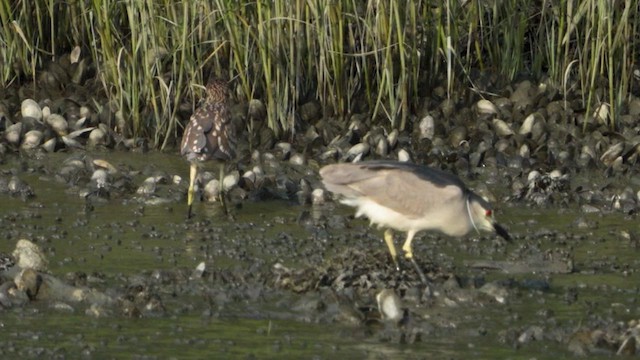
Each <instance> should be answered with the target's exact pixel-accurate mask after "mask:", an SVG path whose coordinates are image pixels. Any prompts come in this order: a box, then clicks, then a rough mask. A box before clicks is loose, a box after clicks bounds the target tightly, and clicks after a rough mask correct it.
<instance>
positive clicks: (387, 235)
mask: <svg viewBox="0 0 640 360" xmlns="http://www.w3.org/2000/svg"><path fill="white" fill-rule="evenodd" d="M384 242H386V243H387V247H388V248H389V253H390V254H391V258H392V259H393V263H394V264H395V265H396V269H398V270H400V266H399V265H398V253H397V252H396V246H395V245H394V244H393V231H391V229H387V230H385V231H384Z"/></svg>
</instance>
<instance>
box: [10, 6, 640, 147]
mask: <svg viewBox="0 0 640 360" xmlns="http://www.w3.org/2000/svg"><path fill="white" fill-rule="evenodd" d="M638 1H639V0H624V1H617V2H614V1H609V0H587V1H578V0H562V1H549V0H538V1H524V2H523V1H518V0H503V1H493V2H491V1H489V2H487V1H480V0H468V1H458V0H456V1H453V0H448V1H444V2H433V1H426V0H423V1H411V0H400V1H381V0H366V1H358V0H345V1H335V0H269V1H267V0H258V1H255V2H240V1H233V0H214V1H204V0H194V1H176V0H160V1H152V0H139V1H122V0H104V1H98V0H89V1H80V0H76V1H68V2H66V3H65V4H62V3H61V2H59V1H55V0H34V1H11V0H0V31H1V33H0V84H2V85H3V86H4V87H7V86H11V85H14V84H23V85H24V84H26V83H31V84H33V86H34V88H35V85H36V82H37V75H38V71H39V70H40V69H42V68H44V67H46V65H47V63H48V62H50V61H56V60H57V59H59V58H60V56H61V55H64V54H65V53H68V52H69V51H70V50H71V49H72V48H73V47H75V46H77V45H79V46H81V47H82V48H83V50H84V51H83V53H84V55H85V56H86V57H88V58H89V62H90V63H91V64H92V66H93V67H94V68H95V70H96V71H95V73H96V74H97V75H96V76H97V78H98V81H99V83H100V84H101V86H102V88H103V89H104V93H105V94H106V95H107V97H108V104H107V105H108V106H110V107H111V108H112V109H113V110H115V111H118V113H119V114H120V117H121V118H122V119H123V120H124V122H122V123H117V126H118V128H117V130H118V131H120V132H122V133H123V134H125V135H127V136H140V135H142V136H148V137H150V138H151V139H153V141H154V144H155V145H156V146H158V147H165V146H167V145H168V144H171V143H173V140H174V139H175V138H177V137H178V136H179V135H180V133H181V126H182V125H181V124H180V123H179V122H178V121H177V120H178V118H179V114H180V112H179V109H180V105H181V104H183V103H185V101H188V102H190V103H191V105H192V106H195V104H196V102H197V99H198V98H199V97H200V96H201V95H202V91H203V90H202V87H201V86H200V85H202V84H203V83H205V82H206V80H207V78H208V77H209V76H212V75H214V76H218V77H223V78H228V79H233V90H234V94H236V95H237V96H238V97H240V98H241V99H240V100H243V101H244V100H248V99H251V98H260V99H262V100H263V101H264V102H265V104H266V107H267V110H268V111H267V117H268V118H267V120H268V125H269V126H270V127H271V128H272V129H273V130H274V131H275V132H276V133H277V134H278V135H281V136H282V135H290V136H292V135H294V134H295V131H296V129H297V127H296V124H297V122H298V121H297V109H298V107H299V105H301V104H302V103H303V102H305V101H309V100H313V99H317V100H319V101H320V102H321V103H322V104H323V105H324V107H323V108H324V115H325V116H335V117H338V118H341V119H344V121H345V122H347V121H349V117H350V115H351V114H352V113H353V112H354V111H359V112H361V111H368V112H369V113H370V115H371V117H372V118H374V120H375V121H383V122H384V123H386V124H387V126H388V127H389V128H401V129H402V128H405V127H407V126H409V125H411V123H410V119H411V114H412V113H413V112H414V110H415V109H416V108H418V107H420V101H421V100H420V98H421V97H422V96H425V95H429V89H430V88H431V87H432V86H433V85H435V84H441V83H443V82H446V89H447V93H448V94H449V95H450V94H451V93H453V92H454V91H455V90H456V89H465V88H467V87H471V88H473V87H474V84H473V81H472V79H471V77H470V76H469V75H470V74H471V73H472V70H480V71H485V72H493V73H496V74H499V75H501V76H502V78H503V79H505V80H507V81H508V80H511V79H514V78H515V77H517V76H519V75H521V74H528V75H530V76H531V77H534V78H536V77H539V78H541V77H544V76H545V75H547V76H549V78H550V80H551V81H553V82H555V83H556V84H558V85H559V86H564V87H563V88H564V89H566V92H575V91H579V95H580V96H581V97H582V99H583V102H584V106H585V107H586V109H587V112H586V114H591V113H592V112H593V110H592V109H594V108H596V107H597V106H600V105H601V104H606V105H607V106H608V107H609V109H610V117H609V119H608V124H609V125H610V126H611V127H612V128H613V127H615V126H616V119H617V116H618V115H619V111H620V109H621V108H622V105H623V103H624V101H625V100H626V99H627V97H628V96H629V91H630V88H631V86H630V81H631V78H632V76H631V74H632V70H633V69H634V68H637V66H638V64H637V61H638V53H639V50H638V39H637V36H636V35H635V34H636V33H637V30H638V24H639V21H640V20H638V19H639V14H638V11H639V10H638V8H639V4H638ZM568 84H569V85H568ZM572 84H575V85H577V86H570V85H572ZM603 90H604V91H603ZM356 100H362V101H356ZM363 103H364V104H365V106H364V108H362V104H363ZM587 123H588V122H587V121H585V126H586V125H587ZM585 129H586V128H585Z"/></svg>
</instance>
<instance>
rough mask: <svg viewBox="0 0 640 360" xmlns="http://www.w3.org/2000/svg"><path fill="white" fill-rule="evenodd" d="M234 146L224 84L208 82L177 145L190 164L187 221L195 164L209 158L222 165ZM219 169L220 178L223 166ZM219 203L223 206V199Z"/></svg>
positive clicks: (189, 215)
mask: <svg viewBox="0 0 640 360" xmlns="http://www.w3.org/2000/svg"><path fill="white" fill-rule="evenodd" d="M235 146H236V137H235V129H234V127H233V124H232V123H231V116H230V113H229V104H228V89H227V83H226V82H224V81H222V80H211V81H209V83H208V84H207V95H206V99H205V101H204V103H203V104H202V105H201V106H200V107H198V109H196V111H195V112H194V113H193V115H191V119H190V120H189V123H188V124H187V127H186V128H185V129H184V135H183V136H182V144H181V145H180V153H181V154H182V156H184V157H186V158H187V161H189V163H190V170H189V191H188V193H187V205H188V206H189V209H188V212H187V217H188V218H190V217H191V206H192V204H193V196H194V194H193V192H194V186H195V182H196V178H197V176H198V165H199V163H200V162H203V161H206V160H209V159H214V160H218V161H222V162H224V161H227V160H230V159H232V158H234V157H235ZM220 166H221V168H220V175H221V177H222V173H223V172H222V171H223V168H224V164H221V165H220ZM220 180H221V181H222V179H220ZM222 196H223V195H221V197H222ZM222 201H223V203H224V199H222Z"/></svg>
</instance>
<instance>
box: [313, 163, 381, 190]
mask: <svg viewBox="0 0 640 360" xmlns="http://www.w3.org/2000/svg"><path fill="white" fill-rule="evenodd" d="M320 176H321V177H322V183H323V184H324V186H325V187H326V188H327V190H329V191H331V192H333V193H336V194H339V195H343V196H346V197H358V196H363V195H366V194H363V193H362V192H360V191H359V190H358V189H357V188H355V187H353V186H352V185H354V184H358V183H360V182H363V181H367V180H369V179H371V178H375V177H376V176H377V172H376V171H373V170H371V169H367V168H366V167H362V166H359V164H350V163H348V164H332V165H327V166H325V167H323V168H322V169H320Z"/></svg>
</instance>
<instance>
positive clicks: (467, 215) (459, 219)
mask: <svg viewBox="0 0 640 360" xmlns="http://www.w3.org/2000/svg"><path fill="white" fill-rule="evenodd" d="M320 176H322V182H323V183H324V186H325V187H326V188H327V190H329V191H331V192H333V193H336V194H338V195H341V196H342V200H341V202H342V203H343V204H346V205H349V206H353V207H355V208H356V217H359V216H362V215H365V216H366V217H368V218H369V220H370V221H371V224H377V225H378V226H380V227H385V228H387V230H386V231H385V233H384V241H385V242H386V243H387V247H388V248H389V252H390V253H391V257H392V259H393V261H394V263H395V265H396V268H399V267H398V261H397V252H396V248H395V245H394V244H393V232H392V231H391V229H395V230H398V231H405V232H406V233H407V239H406V240H405V242H404V245H403V246H402V250H403V251H404V255H405V258H407V259H408V260H410V261H411V262H412V263H413V265H414V267H415V268H416V271H417V273H418V275H419V276H420V279H421V280H422V282H424V283H428V282H427V278H426V277H425V276H424V273H423V272H422V270H421V269H420V267H419V266H418V264H417V263H416V261H415V259H414V256H413V250H412V248H411V242H412V241H413V237H414V236H415V234H416V233H417V232H418V231H421V230H437V231H440V232H442V233H444V234H446V235H449V236H464V235H466V234H468V233H469V232H471V231H473V230H475V231H477V232H480V230H484V231H489V232H493V233H496V234H497V235H499V236H501V237H503V238H504V239H506V240H510V239H511V237H510V236H509V233H508V232H507V231H506V230H505V229H504V228H503V227H502V226H500V225H499V224H498V223H496V221H495V220H494V218H493V211H492V209H491V205H490V204H489V203H488V202H487V201H486V200H484V199H483V198H482V197H480V196H478V195H477V194H476V193H474V192H473V191H471V190H469V189H468V188H467V187H466V186H465V184H464V183H463V182H462V180H460V178H458V177H457V176H455V175H453V174H449V173H446V172H443V171H440V170H437V169H432V168H428V167H425V166H419V165H415V164H411V163H403V162H396V161H367V162H360V163H354V164H352V163H347V164H334V165H327V166H325V167H323V168H322V169H320Z"/></svg>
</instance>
